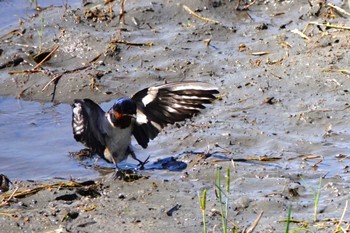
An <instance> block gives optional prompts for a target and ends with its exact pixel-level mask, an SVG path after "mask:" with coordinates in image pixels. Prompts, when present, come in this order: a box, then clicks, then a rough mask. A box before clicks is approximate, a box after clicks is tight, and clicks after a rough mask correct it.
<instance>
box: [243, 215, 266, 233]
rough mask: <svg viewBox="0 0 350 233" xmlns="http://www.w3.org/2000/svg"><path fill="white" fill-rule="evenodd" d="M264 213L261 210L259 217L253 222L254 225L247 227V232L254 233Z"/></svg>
mask: <svg viewBox="0 0 350 233" xmlns="http://www.w3.org/2000/svg"><path fill="white" fill-rule="evenodd" d="M263 214H264V211H261V212H260V214H259V215H258V217H257V218H256V219H255V221H254V222H253V225H252V226H251V227H249V228H248V229H247V233H252V232H253V231H254V229H255V228H256V226H257V225H258V223H259V221H260V219H261V217H262V215H263Z"/></svg>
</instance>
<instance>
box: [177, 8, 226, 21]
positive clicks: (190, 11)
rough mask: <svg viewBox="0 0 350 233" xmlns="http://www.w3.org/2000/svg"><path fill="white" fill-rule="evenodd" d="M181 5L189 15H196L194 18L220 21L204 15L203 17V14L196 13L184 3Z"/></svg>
mask: <svg viewBox="0 0 350 233" xmlns="http://www.w3.org/2000/svg"><path fill="white" fill-rule="evenodd" d="M182 7H183V8H184V10H185V11H187V12H188V13H189V14H190V15H193V16H194V17H196V18H198V19H201V20H204V21H205V22H211V23H220V22H219V21H217V20H214V19H209V18H205V17H203V16H200V15H198V14H197V13H196V12H194V11H193V10H191V9H190V8H189V7H188V6H186V5H183V6H182Z"/></svg>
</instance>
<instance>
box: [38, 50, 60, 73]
mask: <svg viewBox="0 0 350 233" xmlns="http://www.w3.org/2000/svg"><path fill="white" fill-rule="evenodd" d="M59 47H60V46H59V45H57V46H56V47H55V48H54V49H53V50H52V51H51V52H50V53H49V54H48V55H47V56H46V57H45V58H44V59H43V60H41V61H40V62H39V63H38V64H37V65H36V66H34V68H33V70H36V69H37V68H39V67H40V66H41V65H42V64H43V63H44V62H45V61H46V60H47V59H49V57H51V55H52V54H53V53H54V52H56V51H57V49H58V48H59Z"/></svg>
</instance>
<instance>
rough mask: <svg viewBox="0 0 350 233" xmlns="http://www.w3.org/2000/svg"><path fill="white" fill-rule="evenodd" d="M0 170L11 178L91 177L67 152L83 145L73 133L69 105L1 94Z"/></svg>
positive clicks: (89, 170)
mask: <svg viewBox="0 0 350 233" xmlns="http://www.w3.org/2000/svg"><path fill="white" fill-rule="evenodd" d="M0 106H1V110H0V132H1V133H0V147H1V148H2V153H1V154H0V161H1V163H0V173H3V174H6V175H7V176H9V177H10V178H11V179H45V178H51V177H66V178H67V177H69V176H72V177H77V176H78V177H90V176H96V175H97V172H95V171H93V170H91V169H86V168H85V167H83V166H82V165H80V164H79V162H78V161H76V160H75V159H73V158H71V157H70V156H69V152H72V151H79V150H80V149H81V148H82V147H81V146H80V145H79V144H77V143H76V142H75V140H74V139H73V137H72V129H71V126H70V117H71V115H70V106H69V105H68V104H60V105H57V106H53V105H52V104H50V103H49V104H41V103H37V102H30V101H22V100H17V99H15V98H13V97H0Z"/></svg>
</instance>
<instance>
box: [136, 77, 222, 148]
mask: <svg viewBox="0 0 350 233" xmlns="http://www.w3.org/2000/svg"><path fill="white" fill-rule="evenodd" d="M218 93H219V91H218V90H217V88H216V87H215V86H213V85H211V84H209V83H203V82H175V83H169V84H164V85H160V86H155V87H149V88H145V89H143V90H141V91H139V92H137V93H136V94H135V95H134V96H132V100H134V101H135V102H136V105H137V110H136V124H135V126H134V129H133V135H134V137H135V138H136V140H137V142H138V143H139V144H140V145H141V146H142V147H143V148H146V147H147V145H148V142H149V140H151V139H154V138H155V137H156V136H157V135H158V133H159V132H160V130H161V129H162V128H164V127H165V126H166V125H167V124H173V123H175V122H179V121H183V120H185V119H187V118H190V117H192V116H193V115H194V114H195V113H198V112H199V111H200V110H201V109H204V108H205V107H204V105H203V104H209V103H211V102H212V101H213V100H214V99H215V98H216V97H215V96H214V94H218Z"/></svg>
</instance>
